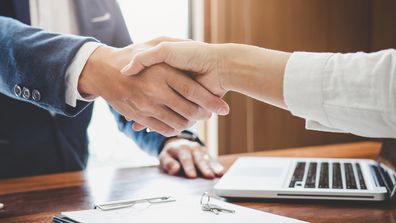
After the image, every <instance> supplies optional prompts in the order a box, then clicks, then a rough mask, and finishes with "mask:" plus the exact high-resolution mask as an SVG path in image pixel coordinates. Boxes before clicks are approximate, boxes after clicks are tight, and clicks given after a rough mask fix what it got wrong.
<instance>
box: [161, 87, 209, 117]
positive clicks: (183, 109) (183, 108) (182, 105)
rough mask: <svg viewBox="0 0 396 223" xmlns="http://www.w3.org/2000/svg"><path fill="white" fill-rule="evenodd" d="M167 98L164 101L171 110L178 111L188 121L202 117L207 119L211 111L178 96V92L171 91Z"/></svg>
mask: <svg viewBox="0 0 396 223" xmlns="http://www.w3.org/2000/svg"><path fill="white" fill-rule="evenodd" d="M168 99H169V100H166V101H165V102H164V103H165V105H166V106H168V107H169V108H170V109H172V110H173V111H175V112H177V113H179V114H180V115H182V116H183V117H184V118H186V119H187V120H190V121H192V120H193V121H198V120H203V119H209V118H210V116H211V113H210V112H208V111H207V110H205V109H202V108H201V107H200V106H198V105H196V104H195V103H192V102H190V101H189V100H186V99H185V98H184V97H182V96H180V95H179V94H178V93H176V92H173V91H172V93H171V94H170V95H169V98H168Z"/></svg>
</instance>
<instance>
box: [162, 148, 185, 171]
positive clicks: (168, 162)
mask: <svg viewBox="0 0 396 223" xmlns="http://www.w3.org/2000/svg"><path fill="white" fill-rule="evenodd" d="M160 166H161V168H162V169H163V170H164V171H165V172H166V173H168V174H170V175H175V174H177V173H178V172H179V171H180V164H179V162H177V160H175V159H174V158H173V157H172V156H170V155H169V154H168V153H165V154H164V155H161V156H160Z"/></svg>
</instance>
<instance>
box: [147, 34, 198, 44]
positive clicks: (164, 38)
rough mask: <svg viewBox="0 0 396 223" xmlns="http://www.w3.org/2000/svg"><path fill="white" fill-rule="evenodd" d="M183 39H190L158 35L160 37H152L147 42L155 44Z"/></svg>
mask: <svg viewBox="0 0 396 223" xmlns="http://www.w3.org/2000/svg"><path fill="white" fill-rule="evenodd" d="M184 41H191V40H190V39H179V38H174V37H169V36H160V37H157V38H154V39H152V40H149V41H148V42H147V43H148V44H153V45H157V44H159V43H162V42H184Z"/></svg>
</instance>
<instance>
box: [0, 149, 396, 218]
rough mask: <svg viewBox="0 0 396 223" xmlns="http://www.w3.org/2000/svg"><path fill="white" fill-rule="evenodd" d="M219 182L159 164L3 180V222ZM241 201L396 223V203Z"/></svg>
mask: <svg viewBox="0 0 396 223" xmlns="http://www.w3.org/2000/svg"><path fill="white" fill-rule="evenodd" d="M379 147H380V145H379V144H378V143H373V142H366V143H353V144H342V145H332V146H318V147H308V148H296V149H286V150H277V151H266V152H258V153H253V154H249V155H254V156H306V157H310V156H318V157H351V158H352V157H355V158H375V156H376V155H377V154H378V152H379ZM243 155H246V154H243ZM238 156H240V155H227V156H222V157H220V160H221V162H222V163H223V164H224V165H225V166H226V167H229V166H230V165H231V164H232V162H233V161H234V160H235V159H236V158H237V157H238ZM215 183H216V180H204V179H194V180H188V179H184V178H182V177H173V176H167V175H165V174H163V173H161V172H160V171H159V170H158V168H157V167H143V168H133V169H119V170H114V169H103V170H90V171H86V172H73V173H64V174H55V175H46V176H37V177H27V178H17V179H8V180H1V181H0V201H1V202H4V203H5V205H6V211H3V212H1V213H0V222H1V223H6V222H21V223H22V222H23V223H26V222H29V223H30V222H51V217H52V216H53V215H55V214H58V213H59V212H61V211H71V210H80V209H89V208H92V206H93V204H94V203H95V202H97V201H104V200H118V199H128V198H132V197H136V196H138V197H144V196H147V195H158V194H162V195H164V194H174V195H185V194H201V193H202V192H204V191H211V189H212V187H213V185H214V184H215ZM236 203H238V204H240V205H244V206H247V207H251V208H256V209H260V210H263V211H267V212H271V213H275V214H280V215H285V216H289V217H293V218H298V219H301V220H306V221H310V222H332V223H335V222H348V223H352V222H378V223H379V222H381V223H382V222H396V204H395V202H390V203H375V202H345V201H342V202H340V201H312V200H311V201H307V200H306V201H301V200H300V201H299V200H260V201H258V200H256V201H252V200H249V201H245V202H244V201H238V202H236ZM169 222H170V221H169Z"/></svg>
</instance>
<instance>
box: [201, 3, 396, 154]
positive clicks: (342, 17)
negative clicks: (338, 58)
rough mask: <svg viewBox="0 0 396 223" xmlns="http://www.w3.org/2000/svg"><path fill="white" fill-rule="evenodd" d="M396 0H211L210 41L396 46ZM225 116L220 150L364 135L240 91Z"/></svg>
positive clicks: (303, 47) (291, 47) (311, 47)
mask: <svg viewBox="0 0 396 223" xmlns="http://www.w3.org/2000/svg"><path fill="white" fill-rule="evenodd" d="M395 3H396V1H392V0H331V1H328V0H281V1H280V0H207V4H209V5H207V9H208V10H210V19H209V20H210V21H206V23H207V24H210V26H208V28H209V30H207V32H208V33H210V35H207V36H206V41H209V42H214V43H222V42H237V43H245V44H253V45H257V46H261V47H266V48H272V49H278V50H285V51H317V52H323V51H330V52H355V51H372V50H378V49H382V48H388V47H394V43H395V40H396V39H395V33H396V30H395V28H396V13H395V12H396V9H395V5H396V4H395ZM226 100H227V101H228V102H229V104H230V105H231V113H230V115H229V116H227V117H221V118H220V119H219V152H220V154H227V153H236V152H246V151H257V150H267V149H277V148H285V147H295V146H307V145H318V144H329V143H337V142H346V141H356V140H361V138H359V137H356V136H352V135H348V134H331V133H322V132H315V131H307V130H305V128H304V125H305V123H304V120H302V119H300V118H296V117H293V116H291V115H290V113H289V112H287V111H282V110H280V109H277V108H274V107H271V106H269V105H266V104H264V103H261V102H258V101H255V100H254V99H250V98H248V97H245V96H243V95H240V94H237V93H231V94H228V95H227V96H226Z"/></svg>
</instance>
